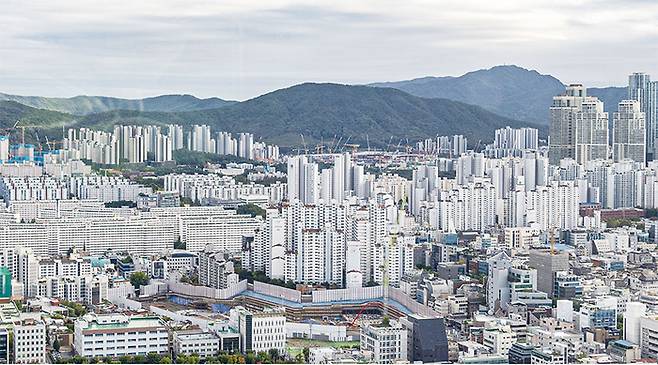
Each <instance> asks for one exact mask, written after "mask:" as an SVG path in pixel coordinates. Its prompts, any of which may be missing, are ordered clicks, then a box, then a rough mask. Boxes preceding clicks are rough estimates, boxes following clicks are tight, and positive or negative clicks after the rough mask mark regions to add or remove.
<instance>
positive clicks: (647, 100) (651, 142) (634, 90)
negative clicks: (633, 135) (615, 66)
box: [628, 72, 658, 161]
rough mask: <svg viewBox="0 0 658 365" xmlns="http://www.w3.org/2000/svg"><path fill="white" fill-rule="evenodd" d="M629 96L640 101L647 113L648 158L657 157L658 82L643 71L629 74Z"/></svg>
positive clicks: (649, 159) (641, 106) (642, 108)
mask: <svg viewBox="0 0 658 365" xmlns="http://www.w3.org/2000/svg"><path fill="white" fill-rule="evenodd" d="M628 98H629V99H631V100H637V101H639V102H640V110H641V111H642V112H644V115H645V123H646V124H645V126H646V145H647V149H646V152H647V160H648V161H652V160H654V159H655V158H656V137H657V132H656V122H657V120H656V119H658V82H656V81H651V77H650V76H649V75H647V74H645V73H643V72H636V73H633V74H631V75H629V76H628Z"/></svg>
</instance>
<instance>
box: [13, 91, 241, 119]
mask: <svg viewBox="0 0 658 365" xmlns="http://www.w3.org/2000/svg"><path fill="white" fill-rule="evenodd" d="M0 100H4V101H15V102H18V103H20V104H23V105H26V106H30V107H33V108H37V109H48V110H53V111H58V112H62V113H69V114H73V115H87V114H93V113H101V112H106V111H110V110H139V111H164V112H174V111H194V110H205V109H215V108H221V107H223V106H226V105H230V104H233V103H235V102H234V101H230V100H223V99H220V98H217V97H211V98H205V99H200V98H197V97H195V96H193V95H190V94H167V95H158V96H153V97H147V98H142V99H123V98H115V97H111V96H88V95H78V96H73V97H70V98H49V97H43V96H22V95H12V94H5V93H0Z"/></svg>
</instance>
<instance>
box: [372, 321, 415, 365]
mask: <svg viewBox="0 0 658 365" xmlns="http://www.w3.org/2000/svg"><path fill="white" fill-rule="evenodd" d="M407 335H408V333H407V329H406V328H405V327H404V326H402V324H401V323H400V322H398V321H390V322H389V323H384V322H382V323H376V324H365V325H362V326H361V351H363V352H367V353H369V354H372V361H373V362H375V363H379V364H392V363H395V362H398V361H404V360H407V356H408V354H407V346H408V341H407Z"/></svg>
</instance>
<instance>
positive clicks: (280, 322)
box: [231, 307, 286, 353]
mask: <svg viewBox="0 0 658 365" xmlns="http://www.w3.org/2000/svg"><path fill="white" fill-rule="evenodd" d="M231 323H232V326H233V327H234V328H237V329H238V330H239V331H240V351H241V352H248V351H253V352H261V351H269V350H270V349H277V350H279V351H280V352H281V353H282V352H283V351H285V349H286V315H285V309H284V308H266V309H265V310H263V311H262V312H251V311H248V310H247V309H245V308H244V307H235V308H233V309H231Z"/></svg>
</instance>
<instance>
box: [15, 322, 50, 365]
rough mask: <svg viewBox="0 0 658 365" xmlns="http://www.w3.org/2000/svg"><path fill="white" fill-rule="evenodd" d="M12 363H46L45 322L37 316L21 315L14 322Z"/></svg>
mask: <svg viewBox="0 0 658 365" xmlns="http://www.w3.org/2000/svg"><path fill="white" fill-rule="evenodd" d="M13 350H14V363H16V364H45V363H46V324H45V323H44V322H43V321H42V320H41V319H38V318H30V317H25V316H21V318H20V319H19V320H18V321H16V322H14V349H13Z"/></svg>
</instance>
